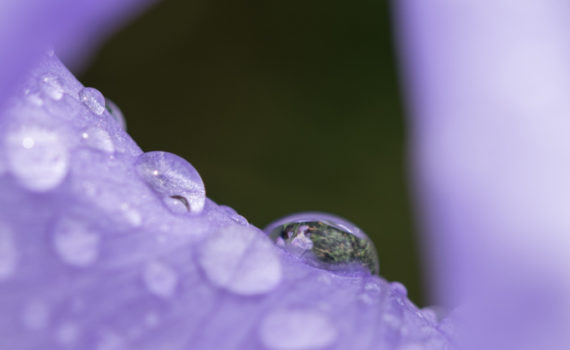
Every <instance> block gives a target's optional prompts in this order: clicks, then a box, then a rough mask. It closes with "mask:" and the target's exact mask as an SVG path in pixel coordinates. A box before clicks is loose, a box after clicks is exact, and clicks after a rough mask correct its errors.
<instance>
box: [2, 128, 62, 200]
mask: <svg viewBox="0 0 570 350" xmlns="http://www.w3.org/2000/svg"><path fill="white" fill-rule="evenodd" d="M6 153H7V155H6V158H7V161H8V167H9V169H10V170H11V172H12V174H13V175H14V176H15V177H16V179H17V180H18V182H20V184H22V185H23V186H24V187H26V188H28V189H30V190H32V191H39V192H41V191H48V190H51V189H53V188H55V187H57V186H58V185H59V184H60V183H61V182H62V181H63V179H64V178H65V176H66V175H67V172H68V170H69V153H68V150H67V148H66V147H65V146H64V144H63V142H62V140H61V138H60V136H59V135H58V134H57V133H56V132H54V131H51V130H48V129H45V128H42V127H39V126H22V127H21V128H20V129H17V130H14V131H13V132H11V133H9V134H8V136H7V137H6Z"/></svg>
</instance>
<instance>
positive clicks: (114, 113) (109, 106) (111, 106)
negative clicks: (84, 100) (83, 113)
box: [105, 98, 127, 130]
mask: <svg viewBox="0 0 570 350" xmlns="http://www.w3.org/2000/svg"><path fill="white" fill-rule="evenodd" d="M105 109H106V110H107V112H109V114H110V115H111V117H113V119H114V120H115V121H116V122H117V124H119V126H120V127H121V128H122V129H123V130H127V122H126V120H125V116H124V115H123V112H121V109H120V108H119V107H118V106H117V105H116V104H115V102H113V101H111V100H110V99H109V98H105Z"/></svg>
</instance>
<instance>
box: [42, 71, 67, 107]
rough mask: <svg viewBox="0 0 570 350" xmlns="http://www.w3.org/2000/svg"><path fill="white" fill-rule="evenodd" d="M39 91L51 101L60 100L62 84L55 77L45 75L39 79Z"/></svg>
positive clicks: (62, 91)
mask: <svg viewBox="0 0 570 350" xmlns="http://www.w3.org/2000/svg"><path fill="white" fill-rule="evenodd" d="M40 86H41V90H42V91H43V92H44V93H45V94H46V95H47V96H49V97H50V98H51V99H53V100H56V101H58V100H61V98H62V97H63V93H64V90H63V84H62V83H61V79H59V78H58V77H57V76H56V75H53V74H46V75H44V76H42V77H41V82H40Z"/></svg>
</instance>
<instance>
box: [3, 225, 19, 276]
mask: <svg viewBox="0 0 570 350" xmlns="http://www.w3.org/2000/svg"><path fill="white" fill-rule="evenodd" d="M18 255H19V254H18V251H17V249H16V244H15V243H14V236H13V234H12V230H11V229H10V228H9V227H8V226H7V225H6V224H4V223H2V222H0V282H1V281H3V280H6V279H8V278H10V277H11V276H12V275H13V274H14V271H15V270H16V266H17V264H18Z"/></svg>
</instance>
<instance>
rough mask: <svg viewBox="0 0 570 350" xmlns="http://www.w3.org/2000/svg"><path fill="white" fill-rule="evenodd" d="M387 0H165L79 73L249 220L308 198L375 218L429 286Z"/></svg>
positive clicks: (418, 296)
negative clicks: (416, 224)
mask: <svg viewBox="0 0 570 350" xmlns="http://www.w3.org/2000/svg"><path fill="white" fill-rule="evenodd" d="M389 15H390V13H389V7H388V2H387V1H382V0H381V1H372V0H356V1H350V2H348V1H338V0H337V1H330V0H329V1H308V2H307V1H299V0H289V1H267V0H266V1H261V0H245V1H226V0H193V1H188V0H163V1H162V2H160V3H159V4H158V5H157V6H156V7H155V8H153V9H151V10H150V11H148V12H147V13H146V14H144V15H143V16H142V17H140V18H138V19H136V20H135V21H134V22H132V23H131V24H129V25H128V26H127V27H126V28H124V29H123V30H122V31H120V32H118V33H117V34H116V35H115V36H114V37H113V38H111V40H110V41H108V42H107V43H106V45H105V46H104V47H103V48H102V50H101V51H100V52H99V54H98V55H97V56H96V58H95V59H94V61H93V62H92V65H91V66H90V68H89V69H88V70H87V71H85V72H83V73H82V74H81V76H80V79H81V80H82V82H83V83H84V84H86V85H90V86H94V87H96V88H98V89H100V90H101V91H102V92H103V93H104V94H105V95H106V96H108V97H109V98H111V99H112V100H114V101H115V102H116V103H117V104H118V105H119V106H120V107H121V109H122V110H123V112H124V114H125V117H126V119H127V125H128V131H129V133H130V134H131V135H132V136H133V138H134V139H135V140H136V141H137V142H138V143H139V145H140V146H141V147H142V148H143V149H144V150H145V151H151V150H164V151H169V152H173V153H176V154H178V155H181V156H182V157H184V158H186V159H187V160H189V161H190V162H191V163H192V164H193V165H194V166H195V167H196V168H197V169H198V171H199V172H200V174H201V175H202V178H203V179H204V182H205V184H206V191H207V193H208V196H209V197H210V198H212V199H213V200H214V201H216V202H218V203H220V204H227V205H229V206H231V207H233V208H235V209H236V210H237V211H238V212H239V213H240V214H242V215H244V216H245V217H246V218H248V219H249V220H250V222H251V223H253V224H255V225H257V226H259V227H264V226H265V225H266V224H268V223H269V222H270V221H272V220H275V219H277V218H279V217H281V216H283V215H286V214H290V213H293V212H298V211H306V210H318V211H326V212H331V213H334V214H337V215H340V216H343V217H345V218H347V219H349V220H351V221H353V222H354V223H356V224H357V225H358V226H360V227H361V228H362V229H363V230H364V231H365V232H367V233H368V234H369V235H370V236H371V237H372V239H373V240H374V242H375V244H376V246H377V248H378V254H379V257H380V270H381V274H382V275H383V276H384V277H386V278H387V279H389V280H398V281H401V282H403V283H404V284H405V285H406V286H407V287H408V290H409V295H410V297H411V298H412V300H414V301H415V302H416V303H418V304H420V305H421V304H423V301H424V297H423V294H422V288H421V284H420V277H419V276H420V275H419V260H418V254H417V249H416V246H415V242H414V237H413V222H412V215H411V210H410V200H409V193H408V188H407V185H408V183H407V182H408V178H407V174H406V169H405V168H406V159H405V155H406V150H405V142H404V138H405V130H404V120H403V108H402V101H401V96H400V89H399V85H398V77H397V69H396V62H395V55H394V47H393V42H392V32H391V23H390V20H391V19H390V16H389Z"/></svg>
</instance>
